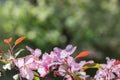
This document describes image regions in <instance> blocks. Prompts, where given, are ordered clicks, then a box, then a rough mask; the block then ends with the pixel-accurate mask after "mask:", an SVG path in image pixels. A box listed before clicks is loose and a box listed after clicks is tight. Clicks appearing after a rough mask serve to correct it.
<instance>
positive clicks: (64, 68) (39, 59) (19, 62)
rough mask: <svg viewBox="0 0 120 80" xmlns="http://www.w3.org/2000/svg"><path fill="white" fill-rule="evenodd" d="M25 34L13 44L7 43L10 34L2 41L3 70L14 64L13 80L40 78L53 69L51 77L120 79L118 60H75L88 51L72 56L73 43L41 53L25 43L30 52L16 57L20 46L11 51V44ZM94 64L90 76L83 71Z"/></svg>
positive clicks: (79, 79) (74, 79) (10, 39)
mask: <svg viewBox="0 0 120 80" xmlns="http://www.w3.org/2000/svg"><path fill="white" fill-rule="evenodd" d="M24 39H25V37H20V38H18V39H17V40H16V41H15V43H14V45H13V46H12V45H11V41H12V38H9V39H5V40H4V42H5V43H6V44H8V45H9V49H8V55H9V57H7V59H6V58H5V56H4V55H5V53H4V52H3V51H1V54H2V56H1V59H0V61H1V62H3V63H4V65H3V66H2V67H3V69H4V70H11V69H14V68H17V70H18V72H19V73H18V74H16V75H14V76H13V79H14V80H18V79H21V80H22V78H25V79H27V80H40V78H42V77H43V78H44V77H46V76H47V75H48V74H49V73H50V72H53V74H54V77H56V76H62V77H63V79H64V80H91V79H92V80H113V79H115V80H120V61H118V60H115V59H110V58H108V57H107V58H106V59H107V63H106V64H99V63H95V62H94V61H93V60H89V61H85V60H81V61H80V62H77V61H76V60H77V59H78V58H81V57H85V56H88V55H89V54H90V52H89V51H83V52H80V53H79V54H78V55H77V56H76V57H72V56H71V55H72V54H73V53H74V52H75V50H76V46H73V45H67V46H66V48H65V49H61V48H58V47H55V48H53V50H52V51H51V52H50V53H44V54H42V52H41V50H40V49H32V48H30V47H29V46H26V49H27V50H28V51H29V52H30V54H29V55H27V56H24V57H20V58H18V55H19V54H20V53H21V51H22V49H21V50H19V51H18V52H16V53H14V52H13V50H14V47H15V46H16V45H18V44H19V43H20V42H22V41H23V40H24ZM89 68H97V69H98V70H97V72H96V74H95V76H94V77H91V76H90V75H87V74H86V69H89ZM1 76H2V75H1Z"/></svg>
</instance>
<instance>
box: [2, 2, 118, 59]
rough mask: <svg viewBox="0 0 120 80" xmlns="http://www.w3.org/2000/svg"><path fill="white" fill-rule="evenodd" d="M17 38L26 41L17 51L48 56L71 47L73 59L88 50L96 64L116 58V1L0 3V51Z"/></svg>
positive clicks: (90, 57)
mask: <svg viewBox="0 0 120 80" xmlns="http://www.w3.org/2000/svg"><path fill="white" fill-rule="evenodd" d="M20 36H26V37H27V38H26V40H25V41H24V42H23V43H21V45H19V46H18V47H19V48H25V47H24V46H25V45H28V46H30V47H32V48H34V49H35V48H40V49H41V50H42V51H43V52H48V53H49V52H50V51H51V50H52V49H53V47H55V46H58V47H61V48H64V47H65V46H66V45H68V44H73V45H74V46H77V50H76V53H75V54H74V55H73V56H75V55H76V54H77V53H79V52H80V51H84V50H88V51H91V52H92V54H91V55H90V56H89V57H88V58H89V59H94V60H96V61H102V60H104V59H105V57H106V56H109V57H112V58H116V59H120V0H0V48H1V49H3V50H5V51H7V50H6V48H7V46H6V45H5V44H4V42H3V40H4V39H5V38H9V37H13V38H14V40H15V39H17V38H18V37H20Z"/></svg>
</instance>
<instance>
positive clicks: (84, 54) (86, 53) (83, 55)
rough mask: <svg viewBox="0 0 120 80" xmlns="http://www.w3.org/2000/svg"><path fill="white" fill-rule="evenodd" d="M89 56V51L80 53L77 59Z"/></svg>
mask: <svg viewBox="0 0 120 80" xmlns="http://www.w3.org/2000/svg"><path fill="white" fill-rule="evenodd" d="M89 54H90V52H89V51H83V52H80V53H79V54H78V55H77V56H76V57H75V59H77V58H81V57H85V56H88V55H89Z"/></svg>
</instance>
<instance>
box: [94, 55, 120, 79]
mask: <svg viewBox="0 0 120 80" xmlns="http://www.w3.org/2000/svg"><path fill="white" fill-rule="evenodd" d="M106 60H107V64H101V66H102V67H103V68H102V69H98V71H97V72H96V75H95V77H94V78H95V79H97V80H103V79H104V80H113V79H116V78H118V79H120V63H118V64H115V62H116V61H117V60H115V59H110V58H108V57H107V58H106ZM116 80H117V79H116Z"/></svg>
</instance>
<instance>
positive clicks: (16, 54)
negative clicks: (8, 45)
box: [14, 49, 24, 58]
mask: <svg viewBox="0 0 120 80" xmlns="http://www.w3.org/2000/svg"><path fill="white" fill-rule="evenodd" d="M22 51H24V49H20V50H19V51H18V52H17V53H15V55H14V56H15V58H16V57H17V56H18V55H19V54H20V53H21V52H22Z"/></svg>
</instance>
